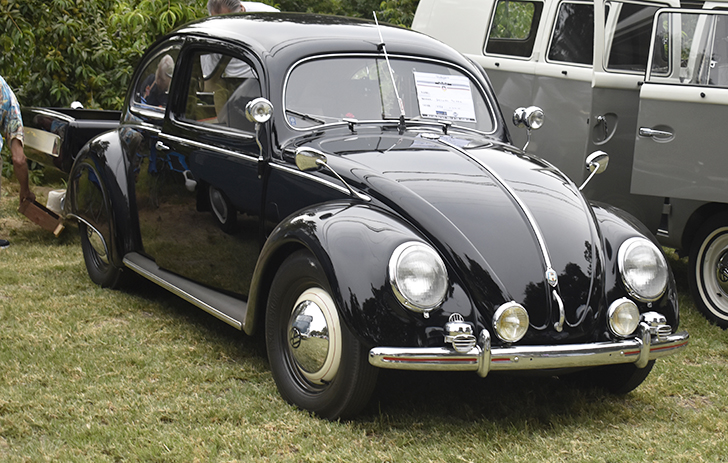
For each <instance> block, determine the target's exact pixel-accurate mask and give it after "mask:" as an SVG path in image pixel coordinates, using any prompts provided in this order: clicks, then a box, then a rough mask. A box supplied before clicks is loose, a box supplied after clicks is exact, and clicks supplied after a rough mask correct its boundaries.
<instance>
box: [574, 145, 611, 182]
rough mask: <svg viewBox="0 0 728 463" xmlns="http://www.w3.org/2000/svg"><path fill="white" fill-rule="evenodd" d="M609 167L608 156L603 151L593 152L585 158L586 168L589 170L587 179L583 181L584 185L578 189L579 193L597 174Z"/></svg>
mask: <svg viewBox="0 0 728 463" xmlns="http://www.w3.org/2000/svg"><path fill="white" fill-rule="evenodd" d="M608 165H609V155H608V154H607V153H605V152H604V151H594V152H593V153H592V154H590V155H589V156H587V157H586V168H587V169H589V172H591V173H590V174H589V177H587V179H586V180H584V183H582V184H581V186H580V187H579V191H581V190H583V189H584V187H585V186H586V185H587V183H589V182H590V181H591V179H592V177H594V176H595V175H597V174H601V173H602V172H604V171H605V170H607V166H608Z"/></svg>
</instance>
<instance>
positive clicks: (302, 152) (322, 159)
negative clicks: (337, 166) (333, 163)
mask: <svg viewBox="0 0 728 463" xmlns="http://www.w3.org/2000/svg"><path fill="white" fill-rule="evenodd" d="M324 165H326V155H325V154H324V153H320V152H318V151H314V150H312V149H309V148H298V149H297V150H296V166H297V167H298V168H299V169H300V170H301V171H303V172H309V171H312V170H319V169H320V168H321V167H322V166H324Z"/></svg>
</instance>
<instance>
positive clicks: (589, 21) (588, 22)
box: [548, 2, 594, 65]
mask: <svg viewBox="0 0 728 463" xmlns="http://www.w3.org/2000/svg"><path fill="white" fill-rule="evenodd" d="M593 56H594V4H592V3H573V2H564V3H562V4H561V5H560V6H559V13H558V15H557V16H556V22H555V24H554V30H553V32H552V35H551V44H550V45H549V52H548V59H549V61H559V62H563V63H574V64H588V65H591V64H592V62H593Z"/></svg>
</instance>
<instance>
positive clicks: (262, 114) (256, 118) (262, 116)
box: [245, 98, 273, 178]
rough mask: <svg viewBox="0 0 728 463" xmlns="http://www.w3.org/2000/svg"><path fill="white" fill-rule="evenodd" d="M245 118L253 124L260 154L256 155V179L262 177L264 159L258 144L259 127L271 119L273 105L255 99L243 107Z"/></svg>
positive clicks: (261, 147)
mask: <svg viewBox="0 0 728 463" xmlns="http://www.w3.org/2000/svg"><path fill="white" fill-rule="evenodd" d="M245 117H246V118H247V119H248V120H249V121H250V122H255V142H256V143H257V144H258V149H259V150H260V154H259V155H258V178H261V177H262V176H263V170H264V165H265V157H264V156H263V145H262V144H261V143H260V125H261V124H265V123H266V122H268V121H269V120H270V118H271V117H273V103H271V102H270V101H268V100H266V99H265V98H256V99H254V100H250V101H248V104H246V105H245Z"/></svg>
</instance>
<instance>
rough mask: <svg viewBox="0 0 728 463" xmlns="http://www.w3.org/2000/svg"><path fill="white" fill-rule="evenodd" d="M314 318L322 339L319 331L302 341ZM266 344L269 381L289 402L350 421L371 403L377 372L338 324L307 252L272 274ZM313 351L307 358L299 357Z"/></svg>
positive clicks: (328, 294)
mask: <svg viewBox="0 0 728 463" xmlns="http://www.w3.org/2000/svg"><path fill="white" fill-rule="evenodd" d="M306 310H308V311H310V314H312V315H314V316H315V317H311V316H310V315H309V313H308V312H306ZM312 318H313V319H317V320H319V321H321V322H324V321H325V326H326V331H327V335H326V336H317V334H320V333H322V332H323V330H319V331H312V333H313V335H310V336H306V335H303V336H302V334H301V333H302V332H303V331H306V328H308V325H306V326H305V327H304V326H301V325H302V324H306V323H308V320H309V319H312ZM302 320H303V321H304V322H303V323H302ZM324 338H325V339H324ZM265 339H266V347H267V350H268V360H269V362H270V368H271V372H272V375H273V379H274V380H275V382H276V385H277V387H278V391H279V392H280V394H281V396H282V397H283V398H284V399H285V400H286V401H288V402H289V403H291V404H293V405H296V406H298V407H300V408H302V409H304V410H308V411H311V412H313V413H315V414H316V415H318V416H321V417H323V418H326V419H329V420H336V419H339V418H342V419H346V418H350V417H352V416H354V415H355V414H357V413H358V412H359V411H361V409H362V408H363V407H364V406H365V405H366V404H367V402H368V401H369V398H370V396H371V394H372V392H373V390H374V387H375V386H376V379H377V369H376V368H375V367H373V366H371V365H370V364H369V362H368V360H367V355H368V350H367V349H366V348H365V346H363V345H362V343H361V342H360V341H359V340H358V339H357V338H356V337H355V336H354V335H353V334H352V333H351V331H350V330H349V328H348V327H347V326H346V324H345V323H344V322H343V320H340V319H339V313H338V310H337V307H336V305H335V303H334V301H333V298H332V297H331V289H330V287H329V284H328V282H327V280H326V277H325V274H324V272H323V269H322V268H321V265H320V264H319V262H318V261H317V260H316V259H315V258H314V257H313V255H311V254H310V253H309V252H307V251H298V252H296V253H294V254H292V255H291V256H290V257H289V258H288V259H286V260H285V261H284V263H283V264H282V265H281V267H280V268H279V269H278V272H277V273H276V275H275V278H274V280H273V283H272V286H271V291H270V295H269V298H268V305H267V310H266V317H265ZM317 342H318V343H323V344H324V345H325V346H326V347H324V348H320V344H316V343H317ZM311 346H314V347H315V346H319V347H317V348H316V349H313V348H312V347H311ZM312 351H313V355H311V356H307V355H304V354H303V353H308V354H310V353H311V352H312ZM309 358H313V361H312V362H309Z"/></svg>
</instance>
